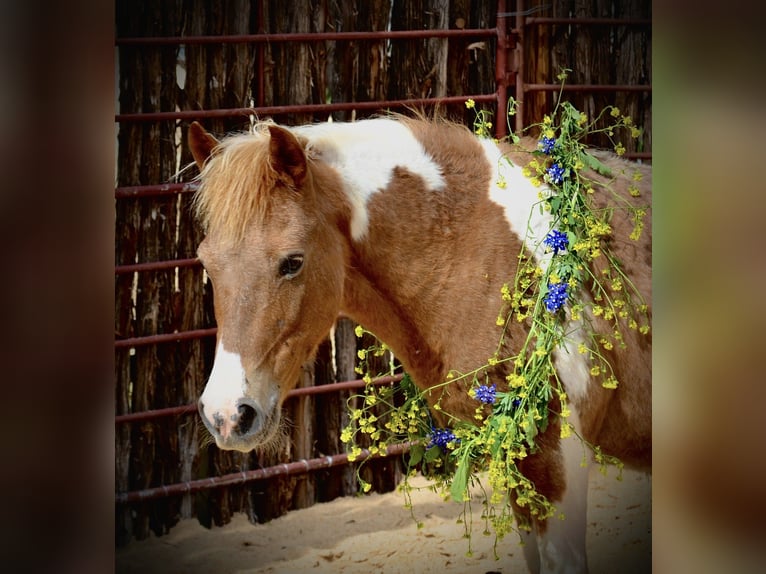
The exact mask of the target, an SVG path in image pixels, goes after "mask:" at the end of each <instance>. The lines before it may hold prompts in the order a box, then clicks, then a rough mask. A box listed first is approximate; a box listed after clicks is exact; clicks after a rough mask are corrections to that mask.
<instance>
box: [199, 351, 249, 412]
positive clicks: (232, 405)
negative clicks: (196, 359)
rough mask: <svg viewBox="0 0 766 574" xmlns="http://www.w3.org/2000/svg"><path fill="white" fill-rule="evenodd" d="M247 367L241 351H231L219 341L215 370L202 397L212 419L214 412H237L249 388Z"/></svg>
mask: <svg viewBox="0 0 766 574" xmlns="http://www.w3.org/2000/svg"><path fill="white" fill-rule="evenodd" d="M246 387H247V379H246V377H245V368H244V367H243V366H242V357H240V355H239V353H231V352H229V351H227V350H226V349H224V348H223V341H218V347H217V348H216V350H215V360H214V361H213V371H212V372H211V373H210V378H209V379H208V381H207V385H205V390H204V391H203V393H202V396H201V397H200V400H201V401H202V404H203V405H204V408H205V413H206V414H209V416H210V417H211V419H212V415H213V413H216V412H225V413H228V412H229V411H231V412H236V402H237V401H238V400H239V399H241V398H242V397H244V396H245V391H246V390H247V388H246Z"/></svg>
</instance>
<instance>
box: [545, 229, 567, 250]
mask: <svg viewBox="0 0 766 574" xmlns="http://www.w3.org/2000/svg"><path fill="white" fill-rule="evenodd" d="M543 243H545V244H546V245H547V246H548V247H550V248H551V249H553V254H554V255H557V254H558V252H559V251H562V250H564V249H566V248H567V246H568V245H569V238H568V237H567V234H566V233H562V232H561V231H559V230H558V229H553V230H552V231H551V232H550V233H549V234H548V235H547V236H546V237H545V241H543Z"/></svg>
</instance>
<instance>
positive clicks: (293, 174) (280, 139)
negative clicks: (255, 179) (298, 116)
mask: <svg viewBox="0 0 766 574" xmlns="http://www.w3.org/2000/svg"><path fill="white" fill-rule="evenodd" d="M269 134H271V141H270V142H269V154H270V156H271V167H272V168H273V169H274V171H276V172H277V173H278V174H280V175H284V176H287V178H289V179H290V180H292V183H293V184H294V185H295V187H300V185H301V184H302V183H303V180H305V179H306V171H307V170H308V166H307V165H306V154H305V153H304V152H303V146H302V145H301V144H300V142H299V141H298V139H297V138H296V137H295V136H294V135H293V134H292V133H290V132H289V131H288V130H286V129H284V128H281V127H279V126H275V125H269Z"/></svg>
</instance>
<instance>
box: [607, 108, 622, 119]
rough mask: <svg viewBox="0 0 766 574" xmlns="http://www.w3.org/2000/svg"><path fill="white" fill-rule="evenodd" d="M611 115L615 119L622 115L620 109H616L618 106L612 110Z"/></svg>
mask: <svg viewBox="0 0 766 574" xmlns="http://www.w3.org/2000/svg"><path fill="white" fill-rule="evenodd" d="M609 114H610V115H611V116H612V117H613V118H616V117H618V116H619V115H620V108H618V107H616V106H615V107H613V108H612V111H611V112H609Z"/></svg>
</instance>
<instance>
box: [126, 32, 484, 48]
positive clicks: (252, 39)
mask: <svg viewBox="0 0 766 574" xmlns="http://www.w3.org/2000/svg"><path fill="white" fill-rule="evenodd" d="M494 35H495V30H494V29H492V28H468V29H466V28H463V29H436V30H386V31H377V32H286V33H281V34H269V33H264V34H229V35H220V36H167V37H161V38H160V37H148V36H147V37H134V38H117V39H116V40H115V44H116V45H117V46H167V45H176V46H179V45H192V44H197V45H198V44H275V43H279V42H324V41H328V40H329V41H338V42H341V41H353V40H419V39H426V38H466V37H468V38H474V37H476V38H482V37H488V36H494Z"/></svg>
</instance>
